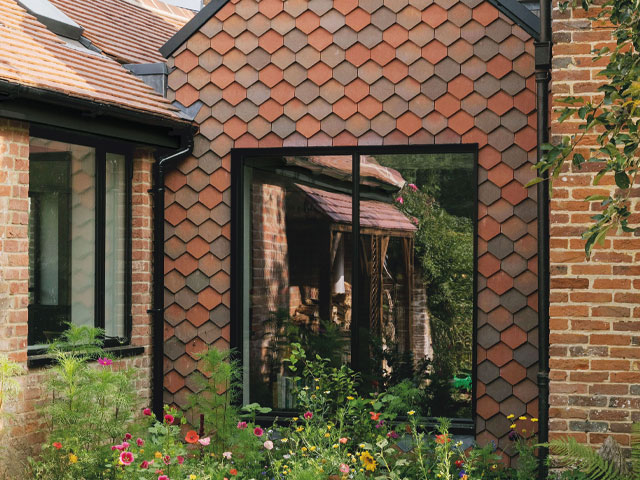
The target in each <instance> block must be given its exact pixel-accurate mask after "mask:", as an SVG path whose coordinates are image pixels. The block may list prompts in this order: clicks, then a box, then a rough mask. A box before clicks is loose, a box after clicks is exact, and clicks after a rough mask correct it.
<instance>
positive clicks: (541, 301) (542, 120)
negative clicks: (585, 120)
mask: <svg viewBox="0 0 640 480" xmlns="http://www.w3.org/2000/svg"><path fill="white" fill-rule="evenodd" d="M551 46H552V44H551V0H540V41H538V42H536V43H535V47H536V49H535V60H536V86H537V112H538V152H537V154H538V159H540V158H542V154H543V151H542V145H544V144H545V143H548V142H549V85H550V83H551ZM540 175H541V176H542V177H543V178H544V179H545V181H544V182H540V183H538V184H537V189H538V191H537V193H538V416H539V420H540V422H539V430H538V441H540V442H547V441H548V440H549V181H548V174H547V172H544V173H541V174H540ZM548 455H549V452H548V449H546V448H540V451H539V455H538V457H539V459H540V467H539V469H538V478H539V479H540V480H545V479H546V478H547V465H546V463H547V462H546V460H547V456H548Z"/></svg>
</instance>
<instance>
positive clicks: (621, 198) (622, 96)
mask: <svg viewBox="0 0 640 480" xmlns="http://www.w3.org/2000/svg"><path fill="white" fill-rule="evenodd" d="M596 4H597V8H598V9H597V11H595V12H594V9H593V7H594V5H596ZM560 8H561V9H567V8H582V9H584V10H586V11H589V10H591V11H592V12H594V16H593V18H592V19H591V20H592V22H600V23H601V25H607V24H610V25H611V27H612V36H613V37H612V38H613V41H614V42H615V44H614V45H613V42H612V47H611V48H609V47H607V46H604V47H602V48H600V49H598V50H595V51H594V52H593V53H594V60H596V61H597V60H600V59H602V58H605V59H606V60H607V62H608V63H607V65H606V67H605V68H604V69H603V70H602V71H601V72H599V77H600V78H601V79H602V80H603V81H604V83H603V85H602V86H600V87H599V88H598V90H597V91H598V93H599V95H597V96H594V98H585V97H574V96H570V97H566V98H563V99H562V100H561V103H562V104H563V107H562V108H561V109H559V110H557V112H558V113H559V118H558V120H557V121H558V122H559V123H562V122H565V121H567V120H574V121H578V122H579V123H578V128H579V130H578V132H577V133H576V134H573V135H564V136H562V137H561V139H560V141H557V142H554V143H553V144H546V145H543V146H542V149H543V150H544V154H543V156H542V158H541V160H540V161H539V162H538V163H537V164H536V167H537V168H538V171H539V172H548V174H549V178H550V179H551V181H553V180H554V179H557V178H558V176H559V175H560V173H561V172H562V171H563V168H564V167H565V165H566V164H567V163H570V164H571V165H572V166H573V168H574V169H578V170H579V169H581V168H583V167H584V166H585V164H587V163H596V164H597V168H598V171H597V173H596V174H595V176H594V178H593V185H598V184H599V183H600V182H601V180H602V179H603V177H605V176H609V175H611V176H613V178H614V180H615V185H616V187H617V188H616V189H615V191H612V192H611V193H609V194H608V195H607V194H599V195H591V196H589V197H587V198H586V201H587V202H592V203H596V204H599V205H598V208H594V210H596V211H597V213H596V214H595V215H594V216H593V217H592V219H593V223H592V224H591V226H590V227H589V228H588V229H587V230H586V231H585V232H584V233H583V235H582V237H583V239H584V240H585V241H586V242H585V252H586V255H587V257H589V256H590V254H591V250H592V249H593V247H594V245H596V244H603V243H604V239H605V237H606V236H607V234H609V233H610V232H618V231H624V232H635V231H638V227H637V226H636V227H633V226H632V225H630V222H631V221H632V218H631V214H632V210H631V207H630V204H631V196H632V194H633V185H635V182H636V176H637V175H638V167H639V160H640V157H639V155H638V154H639V151H638V148H639V145H640V132H639V127H640V53H639V52H640V1H639V0H607V1H606V2H604V3H601V2H595V1H593V0H581V2H580V3H579V4H578V2H577V0H573V3H569V2H568V1H565V2H561V3H560ZM594 139H595V140H594ZM540 181H543V180H542V178H540V177H539V178H537V179H535V180H533V181H532V182H530V185H533V184H535V183H538V182H540Z"/></svg>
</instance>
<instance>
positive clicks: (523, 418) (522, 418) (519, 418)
mask: <svg viewBox="0 0 640 480" xmlns="http://www.w3.org/2000/svg"><path fill="white" fill-rule="evenodd" d="M526 419H527V417H518V420H526Z"/></svg>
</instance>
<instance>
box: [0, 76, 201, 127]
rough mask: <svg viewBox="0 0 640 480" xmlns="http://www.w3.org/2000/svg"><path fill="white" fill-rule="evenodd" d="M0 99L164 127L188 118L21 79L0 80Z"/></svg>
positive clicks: (181, 122) (183, 123) (182, 121)
mask: <svg viewBox="0 0 640 480" xmlns="http://www.w3.org/2000/svg"><path fill="white" fill-rule="evenodd" d="M0 92H1V94H0V95H1V96H0V100H2V99H27V100H34V101H38V102H42V103H47V104H51V105H58V106H61V107H66V108H73V109H76V110H79V111H81V112H82V113H84V114H86V115H89V116H96V117H98V116H106V117H111V118H117V119H121V120H127V121H130V122H134V123H140V124H144V125H149V126H157V127H167V128H171V129H175V128H185V127H186V126H188V125H189V123H190V122H188V121H186V120H184V119H181V118H179V117H178V116H177V115H178V112H176V118H170V117H163V116H161V115H157V114H153V113H148V112H143V111H139V110H131V109H128V108H124V107H122V106H119V105H115V104H109V103H103V102H96V101H95V100H92V99H89V98H87V99H84V98H80V97H73V96H71V95H69V94H67V93H64V92H58V91H55V90H47V89H43V88H37V87H31V86H28V85H23V84H20V83H13V82H8V81H6V80H0Z"/></svg>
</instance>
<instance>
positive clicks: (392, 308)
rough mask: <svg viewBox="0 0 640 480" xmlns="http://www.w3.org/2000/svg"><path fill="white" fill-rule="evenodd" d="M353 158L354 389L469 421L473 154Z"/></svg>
mask: <svg viewBox="0 0 640 480" xmlns="http://www.w3.org/2000/svg"><path fill="white" fill-rule="evenodd" d="M360 158H361V160H360V175H361V195H360V233H361V236H360V239H361V245H362V250H363V251H362V256H361V258H362V265H361V267H362V268H361V271H360V292H361V295H360V303H359V308H360V311H359V313H360V315H359V317H360V320H361V323H360V328H361V332H363V333H361V338H362V339H363V343H364V344H365V346H362V347H361V348H360V352H359V355H360V358H364V359H368V361H363V362H362V363H363V364H364V365H365V367H364V368H363V378H365V379H366V381H365V382H364V385H363V386H364V387H365V388H367V387H368V388H370V389H372V390H382V389H387V390H390V391H391V392H392V393H394V394H396V395H397V396H398V397H399V398H400V399H401V400H402V401H404V403H402V402H398V403H397V405H396V406H395V408H397V410H398V411H397V412H396V413H398V414H401V415H402V414H404V412H406V411H407V409H409V408H415V407H416V406H418V407H419V409H420V412H419V413H420V414H421V415H424V416H447V417H471V401H472V397H471V385H472V379H471V372H472V352H473V343H472V338H473V265H474V262H473V260H474V259H473V253H474V239H473V231H474V229H473V218H474V217H473V208H474V198H473V195H474V191H475V189H474V177H473V172H474V170H473V161H474V156H473V154H420V155H375V156H374V157H368V156H362V157H360ZM365 339H366V340H365Z"/></svg>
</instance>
